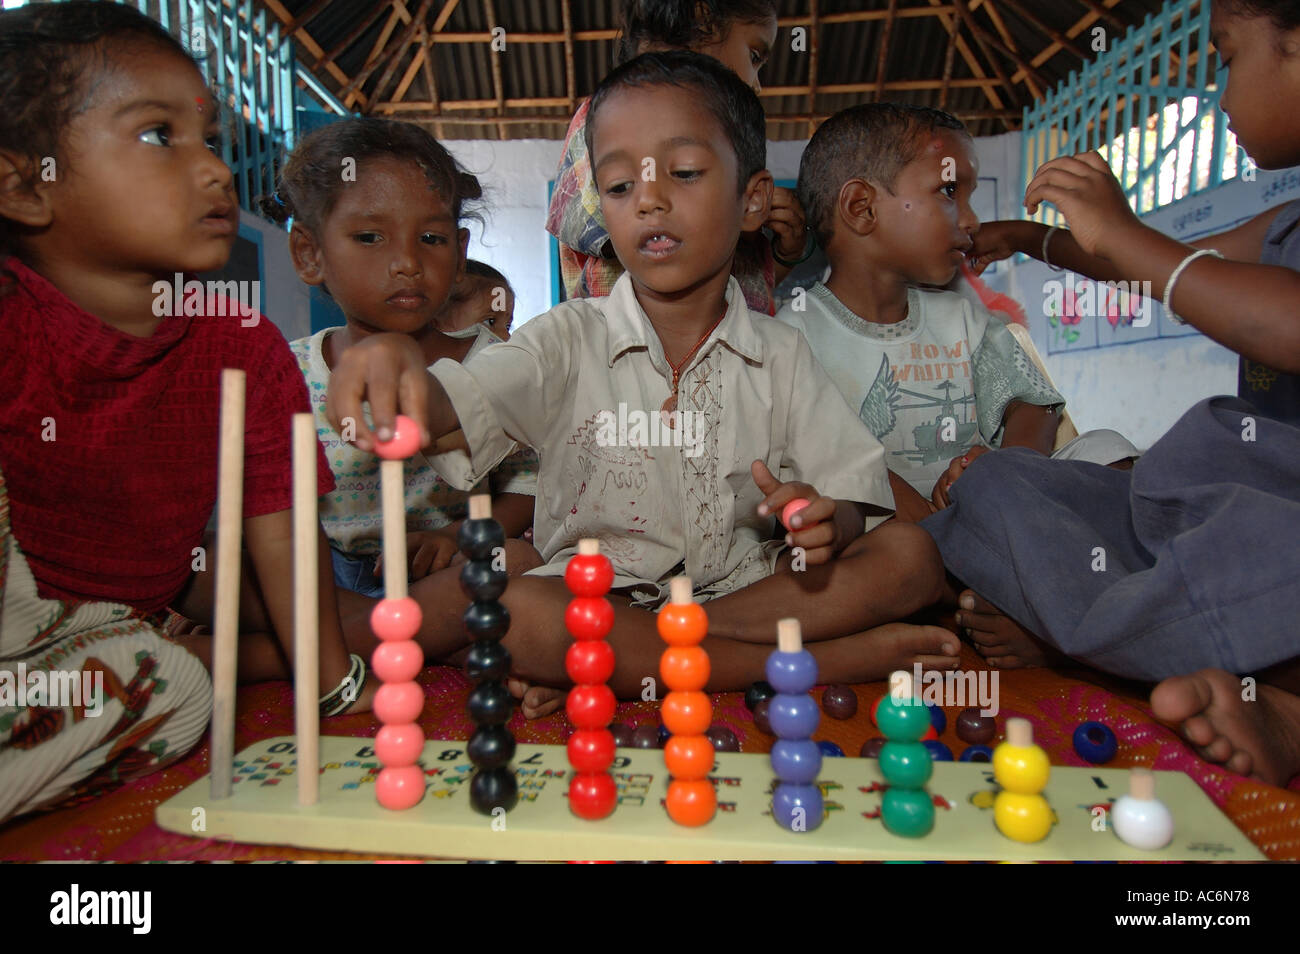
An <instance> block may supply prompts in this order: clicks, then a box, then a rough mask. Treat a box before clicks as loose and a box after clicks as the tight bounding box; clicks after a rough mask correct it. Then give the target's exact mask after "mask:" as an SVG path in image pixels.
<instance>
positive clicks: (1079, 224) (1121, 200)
mask: <svg viewBox="0 0 1300 954" xmlns="http://www.w3.org/2000/svg"><path fill="white" fill-rule="evenodd" d="M1043 202H1050V203H1052V205H1054V206H1056V207H1057V208H1058V209H1059V210H1060V211H1061V214H1062V215H1064V216H1065V220H1066V222H1067V223H1068V224H1069V226H1070V235H1071V236H1072V237H1073V238H1074V241H1075V242H1076V243H1078V245H1079V247H1080V248H1081V249H1083V251H1085V252H1087V253H1088V254H1089V255H1097V256H1099V257H1101V258H1110V256H1109V255H1108V254H1107V249H1108V248H1109V247H1110V243H1111V242H1112V241H1113V240H1114V238H1115V237H1116V236H1117V235H1118V234H1119V233H1122V232H1123V231H1125V230H1126V229H1128V228H1130V227H1133V226H1137V227H1141V223H1140V222H1139V221H1138V218H1137V216H1136V215H1134V214H1133V210H1132V209H1130V208H1129V204H1128V199H1127V198H1126V197H1125V196H1124V190H1123V189H1122V188H1121V187H1120V184H1119V182H1118V181H1117V180H1116V179H1115V176H1114V175H1112V174H1111V171H1110V166H1108V165H1106V160H1105V159H1103V158H1102V157H1101V156H1100V155H1099V154H1098V153H1096V152H1081V153H1079V154H1078V155H1075V156H1061V157H1060V158H1058V159H1053V160H1052V161H1051V162H1046V163H1044V164H1043V165H1041V166H1039V168H1038V171H1037V172H1036V173H1034V178H1033V180H1032V181H1031V182H1030V183H1029V187H1028V188H1027V189H1025V208H1026V209H1028V210H1029V214H1030V215H1033V214H1034V213H1036V212H1037V211H1038V206H1039V204H1040V203H1043Z"/></svg>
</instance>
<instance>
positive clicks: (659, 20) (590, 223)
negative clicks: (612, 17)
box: [546, 0, 814, 315]
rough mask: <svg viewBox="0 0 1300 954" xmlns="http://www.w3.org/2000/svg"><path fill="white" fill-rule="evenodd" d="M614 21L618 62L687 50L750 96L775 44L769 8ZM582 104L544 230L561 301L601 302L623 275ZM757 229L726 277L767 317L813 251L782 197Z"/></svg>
mask: <svg viewBox="0 0 1300 954" xmlns="http://www.w3.org/2000/svg"><path fill="white" fill-rule="evenodd" d="M620 23H621V25H622V30H621V37H620V40H619V47H618V57H617V59H618V62H620V63H623V62H626V61H627V60H630V59H631V58H632V57H634V56H636V55H637V54H639V53H644V52H646V51H647V50H672V49H678V50H694V51H695V52H696V53H703V54H704V55H705V56H711V57H713V58H714V59H716V60H717V61H718V62H720V63H722V65H724V66H726V67H728V68H729V69H731V70H733V71H735V73H736V75H737V76H739V77H740V78H741V79H743V80H744V81H745V82H746V83H748V84H749V85H750V86H751V87H753V89H754V92H755V93H757V92H759V89H760V86H759V81H758V71H759V70H760V69H761V68H762V66H763V64H764V63H765V62H766V61H767V58H768V55H769V54H770V53H771V50H772V44H773V43H775V42H776V3H775V2H774V0H623V5H622V11H621V15H620ZM590 102H591V101H590V100H585V101H584V102H583V103H582V105H581V106H579V107H578V111H577V112H576V113H575V114H574V116H573V121H572V122H571V123H570V124H569V131H568V134H567V135H566V136H565V142H564V158H563V159H562V160H561V161H560V168H559V171H558V172H557V173H556V176H555V190H554V192H553V193H552V195H551V206H550V210H549V212H548V214H547V218H546V230H547V231H548V232H550V233H551V234H552V235H554V236H555V237H556V238H557V239H558V240H559V245H560V273H561V277H562V278H563V281H564V297H565V298H566V299H574V298H588V297H596V296H601V295H608V294H610V292H611V290H612V289H613V287H614V283H615V282H616V281H617V280H618V276H619V275H620V274H622V271H623V267H622V265H621V264H620V263H619V260H618V259H617V258H616V257H615V255H614V249H613V246H612V244H611V243H610V235H609V231H608V229H606V227H605V220H604V218H603V217H602V216H601V211H600V197H599V196H598V195H597V193H596V187H595V180H594V178H593V177H592V174H591V163H590V162H589V161H588V153H587V143H586V137H585V129H586V124H587V111H588V109H589V107H590ZM761 225H763V226H765V227H767V228H768V229H770V230H771V232H772V239H771V241H769V240H768V239H767V238H766V237H764V235H763V233H762V232H760V231H758V230H757V229H755V230H754V231H752V232H749V233H746V234H745V235H744V236H742V238H741V240H740V243H739V245H738V246H737V248H736V257H735V263H734V265H733V266H732V274H733V275H735V276H736V280H737V281H739V282H740V287H741V290H742V291H743V292H744V294H745V300H746V301H747V302H748V303H749V307H750V308H752V309H754V310H755V311H759V312H762V313H763V314H765V315H770V314H772V313H773V312H774V310H775V302H776V299H775V291H776V286H777V285H779V284H780V283H781V281H782V280H783V279H784V278H785V276H786V275H787V274H789V272H790V269H791V268H793V267H794V266H795V265H798V264H799V263H800V262H803V261H805V260H806V259H807V258H809V256H811V255H812V252H813V250H814V249H813V247H812V245H811V242H812V239H811V235H810V234H809V232H808V229H807V227H806V226H805V225H804V218H803V210H802V209H801V208H800V207H799V203H798V201H797V200H796V199H795V197H794V194H793V193H792V192H791V191H790V190H789V189H781V188H774V189H773V192H772V200H771V203H770V207H769V211H768V215H767V218H766V220H765V221H763V222H762V223H761Z"/></svg>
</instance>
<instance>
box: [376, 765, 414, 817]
mask: <svg viewBox="0 0 1300 954" xmlns="http://www.w3.org/2000/svg"><path fill="white" fill-rule="evenodd" d="M423 797H424V770H423V769H421V768H420V766H418V765H406V766H403V767H402V768H386V769H380V770H379V774H378V775H377V776H375V798H376V799H378V801H379V804H380V805H382V806H384V808H388V809H391V810H392V811H395V812H400V811H403V810H404V809H407V808H413V807H415V805H417V804H418V803H419V801H420V799H421V798H423Z"/></svg>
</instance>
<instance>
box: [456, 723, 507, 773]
mask: <svg viewBox="0 0 1300 954" xmlns="http://www.w3.org/2000/svg"><path fill="white" fill-rule="evenodd" d="M466 751H467V752H468V753H469V760H470V761H471V762H473V763H474V764H475V765H476V766H477V767H478V768H479V769H494V768H500V767H501V766H502V765H509V764H510V760H511V759H512V758H514V757H515V737H514V736H513V735H512V734H511V733H510V730H509V729H507V728H506V727H505V726H503V725H484V726H479V728H478V729H477V730H475V732H474V734H473V735H472V736H470V740H469V745H468V746H467V747H466Z"/></svg>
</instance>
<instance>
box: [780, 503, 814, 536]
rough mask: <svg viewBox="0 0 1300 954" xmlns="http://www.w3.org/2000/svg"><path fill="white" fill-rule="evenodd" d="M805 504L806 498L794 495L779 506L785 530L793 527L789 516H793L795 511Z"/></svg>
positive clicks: (801, 528) (806, 504)
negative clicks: (793, 497) (794, 496)
mask: <svg viewBox="0 0 1300 954" xmlns="http://www.w3.org/2000/svg"><path fill="white" fill-rule="evenodd" d="M806 506H808V501H807V500H804V499H803V498H802V497H796V498H795V499H794V500H791V501H790V502H789V503H788V504H786V505H785V506H784V507H782V508H781V522H782V523H783V524H785V528H786V529H787V530H792V529H794V528H793V527H791V526H790V518H791V517H793V516H794V515H795V514H796V513H798V512H799V511H800V510H802V509H803V508H804V507H806ZM799 529H800V530H803V529H805V528H804V527H800V528H799Z"/></svg>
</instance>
